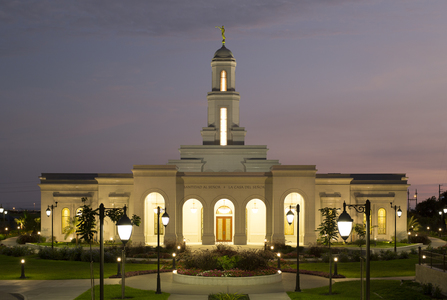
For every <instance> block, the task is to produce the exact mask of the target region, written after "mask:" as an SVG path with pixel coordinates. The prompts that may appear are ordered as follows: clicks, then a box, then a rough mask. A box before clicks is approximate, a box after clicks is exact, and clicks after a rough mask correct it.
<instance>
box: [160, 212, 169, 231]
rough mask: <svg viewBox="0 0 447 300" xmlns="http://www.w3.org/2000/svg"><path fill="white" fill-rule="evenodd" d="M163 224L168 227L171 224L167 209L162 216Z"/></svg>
mask: <svg viewBox="0 0 447 300" xmlns="http://www.w3.org/2000/svg"><path fill="white" fill-rule="evenodd" d="M161 223H163V225H164V226H165V227H166V226H167V225H168V223H169V215H168V213H167V212H166V208H165V213H164V214H163V215H162V216H161Z"/></svg>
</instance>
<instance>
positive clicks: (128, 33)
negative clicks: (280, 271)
mask: <svg viewBox="0 0 447 300" xmlns="http://www.w3.org/2000/svg"><path fill="white" fill-rule="evenodd" d="M222 25H225V29H226V38H227V40H226V46H227V48H229V49H230V50H231V51H232V52H233V54H234V56H235V58H236V61H237V67H236V91H238V92H239V93H240V95H241V101H240V125H241V126H242V127H245V129H246V130H247V135H246V138H245V142H246V144H247V145H267V146H268V148H269V149H270V150H269V152H268V158H269V159H279V161H280V163H281V164H283V165H285V164H302V165H316V167H317V169H318V173H406V174H407V176H408V178H409V183H410V184H411V186H410V194H411V196H412V195H413V194H414V190H415V189H416V188H417V189H418V194H419V196H418V199H419V200H424V199H426V198H428V197H430V196H433V195H436V196H437V194H438V184H444V186H443V187H442V188H443V189H444V190H447V118H446V112H447V101H446V100H447V99H446V98H447V34H446V32H447V1H446V0H392V1H390V0H383V1H379V0H352V1H350V0H330V1H329V0H326V1H323V0H321V1H319V0H307V1H300V0H293V1H292V0H290V1H278V0H275V1H271V0H261V1H260V0H257V1H243V0H235V1H224V0H221V1H215V0H207V1H185V0H172V1H169V0H162V1H137V0H134V1H132V0H130V1H129V0H127V1H116V0H107V1H105V0H103V1H92V0H85V1H51V0H36V1H10V0H5V1H3V0H2V1H0V35H1V38H0V103H1V109H0V157H1V158H0V204H3V207H6V208H7V209H12V207H15V208H16V209H18V208H26V209H32V208H33V207H34V203H35V205H36V208H37V209H38V208H40V189H39V187H38V183H39V176H40V175H41V174H42V173H131V170H132V167H133V165H138V164H145V165H150V164H166V163H167V162H168V159H179V157H180V155H179V152H178V148H179V147H180V145H199V144H201V142H202V138H201V135H200V131H201V129H202V127H205V126H207V99H206V95H207V92H210V91H211V67H210V63H211V59H212V57H213V55H214V52H215V51H216V50H217V49H219V48H220V47H221V34H220V30H219V29H216V28H215V26H222Z"/></svg>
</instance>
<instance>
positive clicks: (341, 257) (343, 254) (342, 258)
mask: <svg viewBox="0 0 447 300" xmlns="http://www.w3.org/2000/svg"><path fill="white" fill-rule="evenodd" d="M338 261H339V262H348V261H349V254H348V251H346V250H342V251H341V252H340V254H339V255H338Z"/></svg>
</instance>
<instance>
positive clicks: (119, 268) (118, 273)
mask: <svg viewBox="0 0 447 300" xmlns="http://www.w3.org/2000/svg"><path fill="white" fill-rule="evenodd" d="M116 264H117V272H116V276H118V277H121V257H117V258H116Z"/></svg>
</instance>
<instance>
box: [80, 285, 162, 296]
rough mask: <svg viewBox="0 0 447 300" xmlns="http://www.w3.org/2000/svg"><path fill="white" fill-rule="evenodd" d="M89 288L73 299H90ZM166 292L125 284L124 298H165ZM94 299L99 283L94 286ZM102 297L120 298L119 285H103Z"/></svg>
mask: <svg viewBox="0 0 447 300" xmlns="http://www.w3.org/2000/svg"><path fill="white" fill-rule="evenodd" d="M91 295H92V292H91V289H88V290H87V291H85V292H84V293H82V294H81V295H79V296H78V297H77V298H75V300H91V299H92V297H91ZM169 295H170V294H168V293H162V294H159V295H157V294H155V291H146V290H139V289H134V288H131V287H128V286H126V289H125V292H124V296H125V298H126V299H127V298H132V299H133V300H143V299H144V300H166V299H168V298H169ZM95 299H99V285H96V286H95ZM104 299H106V300H109V299H121V285H119V284H114V285H104Z"/></svg>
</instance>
